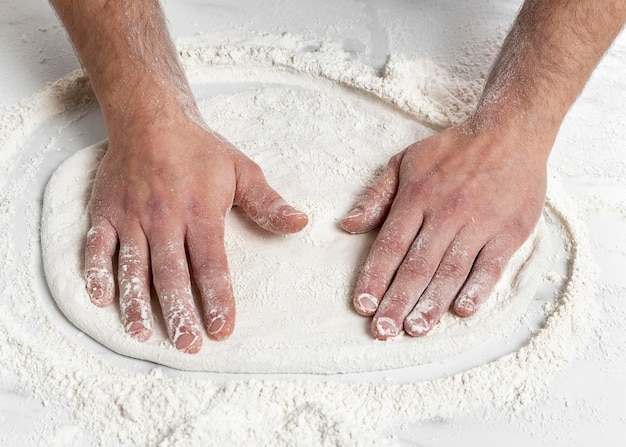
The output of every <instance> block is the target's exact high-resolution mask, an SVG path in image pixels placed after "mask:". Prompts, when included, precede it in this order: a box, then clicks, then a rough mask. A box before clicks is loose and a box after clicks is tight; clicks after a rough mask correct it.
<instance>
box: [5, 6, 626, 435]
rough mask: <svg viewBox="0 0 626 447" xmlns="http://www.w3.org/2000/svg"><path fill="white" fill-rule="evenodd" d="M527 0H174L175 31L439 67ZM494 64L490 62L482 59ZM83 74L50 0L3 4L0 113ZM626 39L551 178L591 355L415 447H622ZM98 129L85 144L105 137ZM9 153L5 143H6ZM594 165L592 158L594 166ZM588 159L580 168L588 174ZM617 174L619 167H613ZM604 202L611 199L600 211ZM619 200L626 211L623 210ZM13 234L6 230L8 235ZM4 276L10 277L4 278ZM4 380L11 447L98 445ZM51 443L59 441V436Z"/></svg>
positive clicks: (561, 146)
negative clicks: (585, 246) (585, 249)
mask: <svg viewBox="0 0 626 447" xmlns="http://www.w3.org/2000/svg"><path fill="white" fill-rule="evenodd" d="M519 6H520V4H519V2H515V1H504V0H500V1H498V0H491V1H477V0H469V1H463V0H456V1H453V0H446V1H438V2H426V1H424V2H419V1H399V0H392V1H383V0H378V1H376V0H372V1H366V0H362V1H347V0H334V1H322V2H311V1H300V0H297V1H296V0H292V1H288V0H273V1H267V0H265V1H258V0H257V1H244V0H215V1H202V0H177V1H167V2H166V3H165V5H164V7H165V10H166V13H167V16H168V19H169V22H170V29H171V32H172V34H173V35H174V36H175V37H184V36H192V35H194V34H197V33H200V32H207V33H210V34H215V35H216V36H221V37H228V36H235V35H237V36H238V35H241V34H245V33H249V32H269V33H273V34H281V33H283V32H290V33H294V34H303V35H306V36H314V37H324V38H327V39H328V40H331V41H334V42H339V43H341V44H342V45H343V46H344V48H345V49H346V50H348V51H351V52H353V53H355V55H356V56H357V57H358V58H359V59H360V60H362V61H363V62H365V63H368V64H370V65H373V66H375V67H381V66H382V65H383V64H384V62H385V60H386V58H387V55H388V54H390V53H404V54H405V55H407V56H408V57H428V58H432V59H434V60H436V61H438V62H440V63H442V64H445V63H446V62H449V63H452V64H454V63H456V62H458V61H459V60H462V58H467V57H471V58H475V61H477V62H478V63H477V64H476V65H477V67H478V68H477V71H480V70H484V69H486V68H487V66H488V65H489V63H490V62H489V58H485V57H484V56H482V55H484V54H490V53H492V52H493V49H494V48H495V46H496V44H497V42H499V40H500V39H501V37H502V36H503V33H504V31H505V30H506V29H507V28H508V27H509V25H510V23H511V21H512V19H513V18H514V16H515V13H516V11H517V9H518V7H519ZM483 59H484V60H483ZM78 67H79V62H78V60H77V59H76V57H75V55H74V52H73V50H72V47H71V45H70V44H69V42H68V41H67V38H66V36H65V33H64V31H63V29H62V28H61V27H60V26H59V24H58V22H57V20H56V18H55V16H54V14H53V12H52V11H51V9H50V7H49V6H48V4H47V2H45V1H41V0H21V1H7V0H0V106H10V105H14V104H15V103H16V102H17V101H19V100H20V99H22V98H26V97H28V96H30V95H31V94H33V93H34V92H36V91H38V90H40V89H42V88H43V87H44V86H45V85H46V83H47V82H48V81H52V80H55V79H58V78H60V77H62V76H64V75H65V74H67V73H68V72H69V71H71V70H72V69H74V68H78ZM624 73H626V40H625V39H624V38H622V39H620V40H618V42H617V43H616V45H615V46H614V48H613V49H612V50H611V51H610V52H609V54H608V55H607V56H606V58H605V60H604V61H603V62H602V63H601V65H600V67H599V68H598V70H597V71H596V72H595V73H594V76H593V77H592V79H591V81H590V82H589V84H588V86H587V87H586V89H585V91H584V92H583V94H582V96H581V97H580V98H579V100H578V101H577V103H576V104H575V106H574V107H573V108H572V110H571V112H570V114H569V115H568V117H567V119H566V121H565V123H564V124H563V127H562V130H561V133H560V135H559V138H558V140H557V143H556V145H555V149H554V153H553V155H552V159H551V165H552V167H553V169H554V170H555V171H557V172H559V173H560V174H561V175H562V176H564V183H565V186H566V189H567V191H568V192H569V193H570V194H572V195H573V196H575V197H577V198H579V199H580V203H581V209H582V212H583V213H585V212H589V216H588V218H587V219H586V221H587V224H588V227H589V234H590V240H591V246H592V249H593V251H594V255H595V258H596V261H597V262H598V265H599V268H600V275H599V279H598V283H597V290H598V293H597V295H598V296H597V303H598V304H597V306H598V312H599V318H598V325H597V327H596V329H595V331H594V335H593V336H592V338H591V340H590V343H589V348H588V351H587V353H586V354H585V355H584V356H583V358H581V359H578V360H576V361H575V362H574V363H572V364H571V365H570V366H569V367H568V368H566V369H565V370H564V371H563V372H562V374H561V375H560V376H559V377H558V378H557V379H556V380H555V381H554V382H553V383H551V384H549V387H548V393H547V396H546V397H545V398H544V399H542V400H541V401H539V402H534V403H530V404H528V406H526V407H525V408H522V409H521V410H518V411H516V412H508V411H507V412H505V411H502V412H489V411H487V412H486V413H485V412H480V413H476V414H470V415H467V416H466V417H463V418H458V419H453V420H438V421H431V422H428V423H420V424H416V425H414V426H412V427H398V428H397V430H396V435H397V436H398V439H399V440H400V442H401V443H403V444H405V445H419V446H456V445H461V444H464V445H482V446H490V445H502V444H504V445H512V446H518V445H519V446H522V445H550V446H552V445H563V446H566V445H567V446H578V445H580V446H583V445H591V444H593V445H623V444H624V443H626V433H624V429H623V427H624V424H625V422H626V421H625V418H626V416H625V415H626V353H625V352H624V347H625V346H626V344H625V342H626V336H625V334H626V330H625V323H624V316H626V304H624V299H623V298H624V291H625V290H626V280H625V279H624V276H625V275H624V273H623V272H624V269H625V267H626V254H625V252H626V237H625V236H624V235H625V234H626V232H625V231H624V230H626V226H625V225H624V221H625V218H624V213H623V209H624V207H623V203H624V199H626V190H625V185H624V183H625V182H626V180H625V179H624V178H621V176H620V173H622V172H625V171H624V169H623V166H624V162H623V160H624V159H625V156H624V155H622V154H621V153H620V148H621V147H622V146H624V144H625V143H626V126H625V125H624V123H625V120H626V113H625V112H626V81H625V80H624V79H623V77H622V76H623V74H624ZM99 129H100V130H97V131H94V134H93V135H87V136H86V137H85V138H86V139H87V140H90V139H92V140H91V142H96V141H98V140H100V139H101V138H102V136H103V135H101V134H100V133H101V132H102V130H101V127H100V128H99ZM0 150H1V148H0ZM587 160H588V163H587ZM584 164H587V165H588V166H587V168H588V169H587V168H585V169H583V168H582V167H581V165H584ZM606 166H610V167H611V168H606ZM604 199H606V200H607V201H608V202H607V203H606V204H604V202H602V204H598V201H601V200H604ZM618 205H620V206H621V210H622V211H621V212H620V211H619V210H618V211H613V209H614V208H617V207H618ZM0 230H2V229H0ZM0 274H1V272H0ZM29 396H30V394H29V392H28V390H27V389H23V388H22V387H21V385H19V384H18V383H17V382H15V381H12V380H10V379H0V444H3V445H5V443H6V444H7V445H9V444H10V445H37V444H38V443H39V442H40V440H41V432H42V430H44V429H46V430H49V428H50V427H51V426H54V427H57V428H58V430H57V431H56V434H57V437H56V438H55V439H56V441H57V444H58V445H85V444H86V443H88V442H89V441H90V440H93V439H94V438H93V436H92V435H91V434H89V433H83V432H81V429H80V428H77V427H75V426H73V425H72V424H71V420H70V419H69V416H68V415H67V414H65V413H64V412H63V411H61V410H59V409H55V408H50V407H46V406H44V405H43V404H42V402H39V401H37V400H36V399H33V398H31V397H29ZM50 441H54V439H50Z"/></svg>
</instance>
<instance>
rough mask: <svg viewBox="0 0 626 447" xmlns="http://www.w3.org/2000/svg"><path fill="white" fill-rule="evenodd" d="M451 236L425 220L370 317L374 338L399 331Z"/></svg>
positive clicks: (429, 278)
mask: <svg viewBox="0 0 626 447" xmlns="http://www.w3.org/2000/svg"><path fill="white" fill-rule="evenodd" d="M453 237H454V236H453V232H452V231H450V230H448V231H445V228H437V230H435V229H434V228H433V227H432V226H430V224H428V223H425V224H424V226H423V228H422V230H421V231H420V233H419V234H418V235H417V237H416V238H415V241H414V242H413V244H412V245H411V248H410V249H409V251H408V252H407V254H406V257H405V259H404V260H403V261H402V263H401V264H400V266H399V267H398V271H397V273H396V276H395V278H394V280H393V283H392V284H391V286H390V287H389V290H388V291H387V293H386V294H385V296H384V297H383V299H382V300H381V303H380V305H379V307H378V310H377V311H376V314H375V315H374V318H373V319H372V332H373V333H374V336H375V337H376V338H378V339H382V340H385V339H387V338H390V337H395V336H396V335H398V334H399V333H400V331H401V329H402V327H403V323H404V319H405V318H406V317H407V315H408V314H409V312H410V311H411V310H412V309H413V307H415V304H416V303H417V301H418V300H419V299H420V297H421V295H422V292H423V291H424V290H425V289H426V287H427V286H428V284H429V283H430V280H431V279H432V277H433V275H434V273H435V271H436V269H437V267H438V265H439V263H440V262H441V259H442V257H443V255H444V253H445V251H446V249H447V247H448V246H449V244H450V242H451V240H452V238H453Z"/></svg>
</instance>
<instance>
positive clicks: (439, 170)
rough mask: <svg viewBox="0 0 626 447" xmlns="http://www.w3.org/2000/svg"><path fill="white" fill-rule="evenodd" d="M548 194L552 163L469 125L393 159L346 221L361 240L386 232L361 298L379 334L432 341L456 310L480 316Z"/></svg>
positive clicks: (361, 283) (365, 274) (359, 289)
mask: <svg viewBox="0 0 626 447" xmlns="http://www.w3.org/2000/svg"><path fill="white" fill-rule="evenodd" d="M545 187H546V173H545V160H544V159H543V158H539V159H537V160H534V159H533V157H531V156H530V154H529V153H528V152H527V151H526V150H524V147H523V144H522V143H521V142H519V143H517V145H516V147H510V146H509V145H508V144H507V141H506V139H504V138H502V137H499V136H498V135H497V134H494V133H492V132H485V133H484V134H480V135H475V134H474V133H473V132H472V131H471V130H470V129H469V126H468V125H464V126H460V127H458V128H452V129H448V130H447V131H445V132H443V133H441V134H439V135H436V136H434V137H431V138H428V139H426V140H423V141H420V142H418V143H415V144H413V145H412V146H410V147H409V148H407V149H406V150H404V151H403V152H401V153H399V154H398V155H396V156H395V157H393V158H392V159H391V161H390V162H389V164H388V165H387V167H386V168H385V170H384V171H383V173H382V174H381V176H380V178H379V179H378V180H377V181H376V182H375V183H374V184H373V185H372V186H371V187H370V188H369V189H368V190H367V192H366V193H365V195H364V197H363V199H362V200H361V201H360V202H359V203H358V204H357V206H356V208H355V210H354V211H353V212H352V213H351V214H350V215H349V216H348V217H347V218H346V219H344V221H343V222H342V225H343V227H344V229H346V230H347V231H349V232H353V233H360V232H364V231H369V230H371V229H373V228H376V227H378V226H379V225H381V224H382V227H381V229H380V232H379V233H378V236H377V238H376V241H375V242H374V244H373V246H372V248H371V250H370V254H369V256H368V258H367V260H366V262H365V265H364V266H363V269H362V271H361V274H360V276H359V279H358V281H357V284H356V289H355V299H354V306H355V308H356V310H357V311H358V312H359V313H361V314H362V315H367V316H372V315H374V318H373V321H372V331H373V333H374V335H375V336H376V337H377V338H381V339H386V338H389V337H393V336H396V335H398V334H399V333H400V332H401V331H402V329H403V328H404V330H405V331H406V332H407V333H408V334H410V335H416V336H417V335H424V334H426V333H427V332H428V331H429V330H431V329H432V328H433V327H434V326H435V325H436V324H437V323H438V322H439V320H440V319H441V317H442V316H443V315H444V313H445V312H447V311H448V309H449V308H450V306H451V304H452V303H453V302H454V310H455V311H456V312H457V313H458V314H459V315H463V316H467V315H471V314H473V313H474V312H475V311H476V310H477V309H478V307H479V306H480V304H481V303H482V302H483V301H484V300H485V299H486V298H487V297H488V296H489V294H490V292H491V290H492V289H493V287H494V286H495V284H496V283H497V281H498V279H499V278H500V275H501V273H502V271H503V269H504V267H505V266H506V264H507V262H508V260H509V259H510V257H511V256H512V255H513V253H514V252H515V250H516V249H517V248H518V247H519V246H521V244H522V243H523V242H524V240H526V238H527V237H528V236H529V234H530V233H531V231H532V229H533V227H534V224H535V222H536V221H537V219H538V217H539V215H540V213H541V208H542V205H543V199H544V197H545ZM496 192H497V198H494V197H493V196H494V193H496ZM383 222H384V223H383Z"/></svg>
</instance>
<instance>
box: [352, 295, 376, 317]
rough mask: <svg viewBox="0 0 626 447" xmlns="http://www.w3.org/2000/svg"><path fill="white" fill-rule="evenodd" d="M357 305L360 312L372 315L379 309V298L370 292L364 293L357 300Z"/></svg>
mask: <svg viewBox="0 0 626 447" xmlns="http://www.w3.org/2000/svg"><path fill="white" fill-rule="evenodd" d="M355 307H356V308H357V310H358V311H359V312H361V313H364V314H367V315H371V314H373V313H374V312H376V309H378V299H377V298H376V297H375V296H374V295H370V294H369V293H362V294H360V295H359V296H358V297H357V299H356V300H355Z"/></svg>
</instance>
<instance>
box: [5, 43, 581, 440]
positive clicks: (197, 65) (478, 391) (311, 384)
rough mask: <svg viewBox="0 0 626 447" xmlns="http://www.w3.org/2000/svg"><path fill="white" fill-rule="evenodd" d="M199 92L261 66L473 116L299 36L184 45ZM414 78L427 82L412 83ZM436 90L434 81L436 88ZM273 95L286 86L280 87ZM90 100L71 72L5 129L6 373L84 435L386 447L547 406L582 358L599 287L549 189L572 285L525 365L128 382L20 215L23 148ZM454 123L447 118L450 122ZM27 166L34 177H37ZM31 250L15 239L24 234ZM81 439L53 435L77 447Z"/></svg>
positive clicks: (438, 116) (462, 96) (429, 88)
mask: <svg viewBox="0 0 626 447" xmlns="http://www.w3.org/2000/svg"><path fill="white" fill-rule="evenodd" d="M181 56H182V58H183V60H184V62H185V64H186V68H187V70H188V73H189V74H190V78H191V81H192V82H201V81H202V78H201V73H202V72H203V70H204V66H220V67H224V71H223V72H224V76H225V80H228V76H229V72H231V73H232V71H233V69H234V68H235V67H236V66H240V65H246V64H252V65H254V64H259V65H261V66H267V65H268V64H270V65H272V66H273V67H275V69H276V72H277V73H281V72H285V73H293V72H301V73H305V74H308V75H310V76H311V77H315V78H320V77H321V78H325V79H328V80H329V81H332V82H337V83H340V84H342V85H345V86H352V87H355V88H358V89H361V90H365V91H372V92H376V94H377V95H378V96H379V97H381V98H383V99H384V100H386V101H388V102H390V103H391V104H392V105H394V106H396V107H398V108H400V109H402V110H405V111H406V112H407V113H408V114H410V115H413V116H415V117H416V118H417V119H419V120H422V121H424V122H427V123H432V124H433V126H434V127H435V128H442V127H445V126H448V125H450V124H452V123H454V122H457V121H458V120H459V119H462V117H463V116H464V114H465V113H467V111H468V110H470V108H471V105H472V102H473V100H475V98H476V91H474V90H471V89H466V86H467V84H466V83H462V84H461V85H462V88H459V85H458V84H457V83H456V82H454V79H452V78H450V77H449V76H448V75H446V73H444V72H439V73H433V72H432V71H428V70H433V69H435V68H434V67H433V66H432V65H430V64H427V63H421V62H416V61H407V60H403V59H402V58H399V57H398V58H391V59H390V61H389V64H388V66H387V68H386V69H385V71H384V72H383V73H382V74H380V73H376V72H375V71H374V70H372V69H370V68H368V67H365V66H361V65H359V64H358V63H355V62H353V61H349V60H348V58H346V57H345V56H344V55H343V54H342V52H341V51H339V50H338V49H336V48H334V47H333V46H332V45H328V44H325V43H315V42H302V41H300V40H298V39H297V38H294V37H291V36H283V37H282V38H269V37H267V38H261V39H257V40H255V41H254V42H247V43H239V44H235V43H233V44H230V45H227V46H222V47H209V46H205V45H198V46H194V45H193V44H187V45H184V46H183V48H182V49H181ZM407 70H410V71H411V72H412V73H426V72H428V73H431V74H433V76H432V78H423V79H415V78H412V77H411V76H409V75H407ZM435 79H436V81H434V80H435ZM276 82H281V81H280V79H278V80H277V81H276ZM90 101H93V97H92V96H91V95H90V94H89V92H88V83H87V81H86V79H85V78H84V76H82V75H81V74H80V73H75V74H73V75H71V76H69V77H67V78H64V79H62V80H60V81H58V82H56V83H54V84H52V85H50V86H49V87H48V88H47V89H45V90H44V91H42V92H41V93H39V94H37V95H35V97H33V98H31V99H29V100H27V101H24V102H23V103H21V104H19V105H18V106H17V107H16V108H15V109H13V110H10V111H9V112H8V113H6V114H5V116H3V119H2V121H1V122H0V148H2V149H1V151H0V165H1V166H2V168H1V169H2V173H3V179H4V180H3V183H2V184H3V189H2V193H1V196H0V227H1V228H3V229H7V231H6V232H5V233H4V234H5V236H3V237H2V238H0V252H1V253H3V254H4V256H3V258H2V259H1V260H0V269H2V272H3V274H2V276H0V287H1V288H2V290H3V291H4V297H3V300H2V301H1V302H0V365H1V366H0V374H3V375H4V374H6V375H17V376H19V377H20V378H21V380H22V381H23V382H24V383H26V384H28V386H29V387H30V388H31V389H32V390H33V391H34V393H36V394H37V395H39V396H40V398H41V399H42V400H44V401H46V402H47V403H48V404H49V405H58V406H61V407H63V408H66V409H68V410H69V411H71V412H72V413H73V414H74V417H75V420H76V422H77V423H78V424H80V425H83V426H85V427H88V428H89V429H90V430H92V431H93V432H94V433H98V434H99V435H100V436H102V439H103V440H104V439H111V438H113V439H115V440H116V442H117V443H118V444H121V445H134V444H136V445H162V446H177V445H193V444H202V443H204V444H212V445H242V444H243V445H279V446H280V445H285V446H288V445H322V446H324V445H329V446H330V445H342V446H343V445H386V444H391V443H392V442H393V440H392V439H389V438H384V437H381V436H382V435H381V433H383V432H384V430H385V429H388V428H389V427H392V426H397V425H399V424H403V423H407V422H410V421H416V420H426V419H432V418H446V417H451V416H454V415H458V414H461V413H465V412H468V411H471V410H474V409H476V408H481V407H492V406H502V405H505V406H510V407H513V408H516V407H517V406H519V405H521V404H524V403H526V402H529V401H532V400H533V399H536V398H537V397H538V396H540V395H541V393H542V390H543V389H544V387H545V384H546V383H547V382H548V381H550V380H551V379H552V378H554V377H555V375H556V374H558V373H559V371H560V370H561V369H562V368H563V367H564V365H566V364H567V363H568V362H569V361H570V360H572V359H573V358H574V357H576V356H577V355H579V354H580V352H581V351H582V349H583V348H584V346H585V339H586V336H587V335H588V333H589V331H590V325H589V320H590V315H591V314H592V312H591V309H592V297H593V288H592V284H591V282H592V281H591V280H590V273H589V272H590V271H592V270H593V263H592V261H591V259H590V255H589V248H588V247H587V243H586V235H585V233H584V230H583V229H582V227H581V224H580V223H579V220H578V219H577V217H576V215H575V214H573V213H572V212H571V211H570V210H571V209H573V207H572V206H571V204H570V203H569V202H568V199H567V197H566V196H565V195H564V194H563V193H562V192H561V191H560V190H559V189H558V188H557V187H556V185H557V183H558V182H556V181H552V182H551V186H550V188H549V192H548V196H549V198H548V201H547V204H546V213H547V216H548V219H549V221H550V222H551V224H552V225H555V226H557V227H558V228H559V230H560V233H561V235H562V238H563V241H564V243H565V248H566V254H567V265H568V274H567V279H566V280H565V282H564V284H563V286H562V289H561V293H560V295H559V297H558V300H557V302H556V305H555V306H554V308H553V310H552V312H551V313H550V314H549V315H548V317H547V319H546V322H545V324H544V326H543V327H542V329H541V330H539V331H537V332H536V333H535V334H534V336H533V337H531V338H530V340H529V341H528V343H527V344H526V345H525V346H523V347H521V348H520V349H519V350H518V351H517V352H514V353H511V354H509V355H506V356H503V357H501V358H499V359H497V360H495V361H493V362H491V363H487V364H485V365H483V366H480V367H478V368H474V369H471V370H469V371H466V372H462V373H459V374H455V375H452V376H443V377H439V378H436V379H434V380H427V381H419V382H415V383H409V384H403V385H393V384H379V383H371V382H368V381H366V380H364V381H362V382H360V383H342V382H340V381H339V380H332V379H331V380H318V379H310V380H263V381H257V380H226V381H219V382H218V381H210V380H205V379H203V378H201V377H197V376H194V375H183V376H181V377H176V378H172V377H168V376H166V375H164V374H163V372H162V371H161V370H160V369H153V370H152V371H151V372H150V373H147V374H143V373H136V372H132V371H126V370H122V369H120V368H116V367H113V366H111V365H109V364H107V363H106V362H103V361H101V360H99V359H98V358H96V357H95V356H94V355H92V354H91V353H90V352H88V351H86V350H85V349H83V348H82V347H80V346H79V345H78V344H76V343H75V342H74V341H73V340H71V339H69V338H68V337H67V336H66V335H65V334H63V333H62V332H61V331H60V330H59V328H58V327H56V325H55V324H54V323H53V322H52V321H51V319H50V316H49V312H50V311H49V307H50V304H49V299H48V298H47V297H42V296H41V294H40V293H38V292H37V291H36V290H35V288H34V287H33V284H35V283H36V281H37V278H38V277H39V276H40V275H41V271H40V268H39V265H40V257H41V253H40V251H39V241H38V238H37V235H38V234H39V227H38V225H39V214H38V213H39V211H38V208H39V203H38V202H37V201H34V203H29V204H26V205H25V206H24V205H23V204H22V203H21V202H22V197H23V192H24V191H25V190H27V189H28V187H29V185H30V183H31V182H32V181H33V178H34V175H36V173H37V169H36V167H37V164H39V163H41V162H42V160H43V159H44V158H45V156H46V154H47V153H48V152H47V151H50V150H52V149H51V147H52V146H54V145H53V144H52V145H50V146H47V147H46V148H43V149H41V150H40V152H39V153H38V154H37V156H35V157H34V158H33V159H32V160H30V161H28V163H27V162H26V160H20V157H21V154H22V151H23V149H24V148H23V144H24V140H25V138H26V137H27V136H28V135H29V134H30V132H32V131H33V130H34V129H37V128H38V127H39V126H41V125H42V124H43V123H44V122H45V121H46V120H47V119H48V118H50V117H52V116H54V115H55V114H58V113H61V112H63V111H70V110H75V109H80V108H81V107H84V106H85V105H86V104H89V103H90ZM449 111H451V112H449ZM24 166H30V167H31V169H29V170H28V171H25V170H24ZM20 226H22V227H26V228H27V233H28V235H29V237H28V238H27V239H26V240H19V239H17V238H14V237H11V235H13V234H15V231H13V230H14V229H15V228H16V227H20ZM70 431H71V430H65V429H63V430H61V429H60V431H57V432H56V435H55V436H57V437H63V436H67V435H68V433H70Z"/></svg>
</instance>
